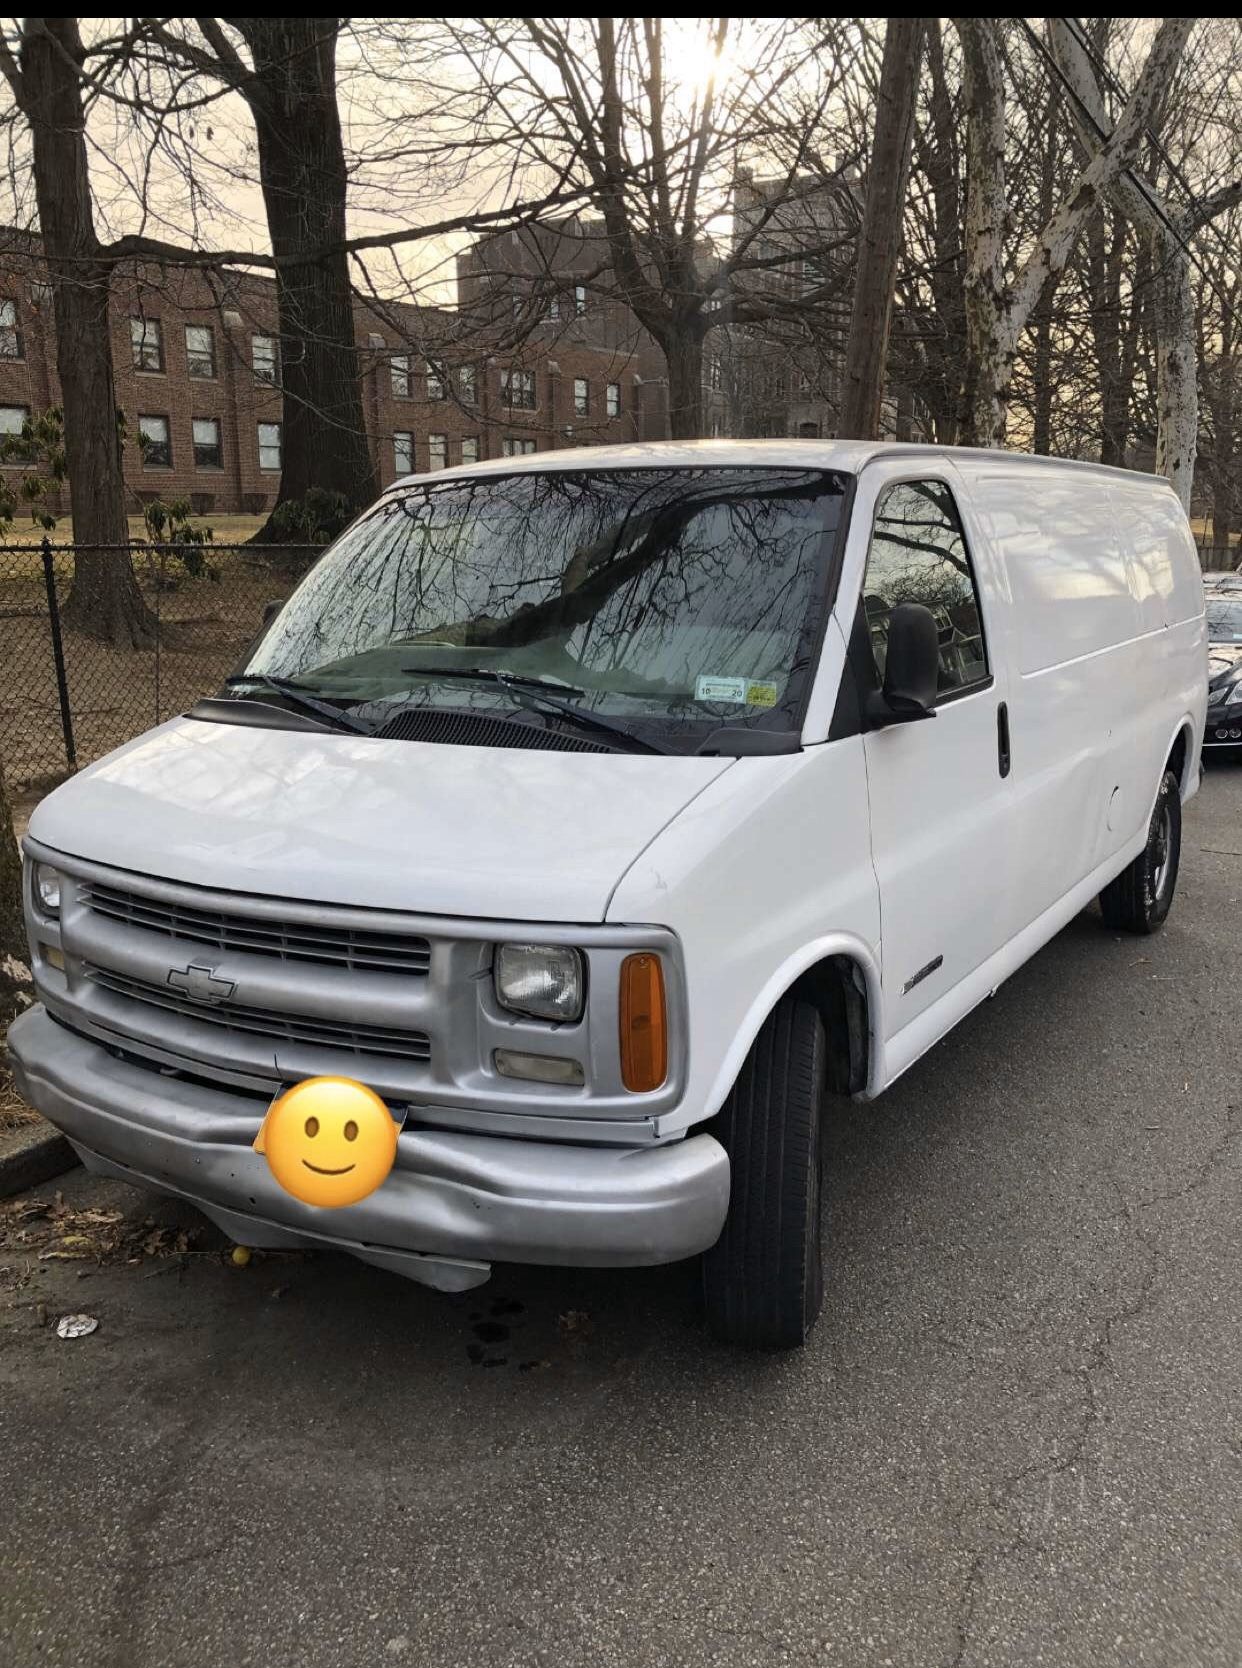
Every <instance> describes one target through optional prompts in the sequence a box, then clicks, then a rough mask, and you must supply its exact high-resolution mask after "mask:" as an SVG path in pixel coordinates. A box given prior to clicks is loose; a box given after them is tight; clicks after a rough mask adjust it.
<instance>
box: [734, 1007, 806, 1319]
mask: <svg viewBox="0 0 1242 1668" xmlns="http://www.w3.org/2000/svg"><path fill="white" fill-rule="evenodd" d="M825 1063H826V1062H825V1041H824V1023H823V1020H822V1019H821V1018H820V1016H819V1013H818V1012H817V1010H816V1009H815V1008H814V1007H812V1006H811V1004H810V1003H809V1002H804V1001H800V1000H799V999H798V998H796V997H793V996H786V997H783V998H782V1000H781V1001H780V1002H779V1003H778V1004H777V1006H776V1007H775V1009H774V1010H773V1011H772V1013H771V1014H770V1015H769V1017H768V1019H767V1020H766V1021H765V1022H764V1025H763V1027H762V1029H761V1030H760V1032H759V1035H758V1036H757V1037H756V1038H755V1042H754V1046H753V1047H752V1049H751V1051H750V1053H749V1055H748V1056H747V1058H746V1063H745V1065H744V1066H743V1067H742V1070H741V1072H740V1074H739V1076H738V1080H737V1082H736V1083H735V1084H734V1085H733V1091H732V1093H731V1094H730V1096H729V1098H728V1100H727V1101H726V1102H725V1105H724V1107H723V1109H722V1110H721V1113H720V1117H719V1118H718V1120H717V1123H716V1128H715V1134H716V1136H717V1138H718V1140H719V1141H720V1142H721V1144H722V1145H723V1147H724V1148H725V1150H726V1152H727V1153H728V1155H729V1164H730V1168H731V1172H732V1184H731V1193H730V1198H729V1214H728V1217H727V1218H726V1220H725V1225H724V1229H723V1231H722V1233H721V1235H720V1238H719V1239H718V1240H717V1242H716V1244H715V1245H714V1246H713V1247H712V1249H711V1250H710V1251H708V1252H707V1253H705V1255H704V1258H703V1298H704V1303H705V1306H706V1310H707V1324H708V1326H709V1327H710V1328H711V1330H712V1332H714V1333H715V1335H716V1336H717V1337H718V1338H720V1339H723V1340H724V1342H726V1343H730V1344H741V1345H742V1346H743V1347H745V1348H748V1349H794V1348H797V1346H798V1345H800V1344H803V1343H805V1342H806V1337H807V1334H808V1333H809V1332H810V1330H811V1328H812V1327H813V1326H814V1324H815V1322H816V1320H817V1318H818V1316H819V1311H820V1305H821V1304H822V1302H823V1296H824V1279H823V1268H822V1264H821V1260H820V1258H821V1246H820V1224H819V1215H820V1194H821V1174H820V1171H821V1161H822V1141H821V1123H822V1112H823V1095H824V1076H825Z"/></svg>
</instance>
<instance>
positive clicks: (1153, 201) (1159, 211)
mask: <svg viewBox="0 0 1242 1668" xmlns="http://www.w3.org/2000/svg"><path fill="white" fill-rule="evenodd" d="M1018 22H1019V24H1020V25H1021V27H1022V30H1023V32H1024V34H1025V35H1026V36H1027V38H1028V40H1029V41H1030V42H1031V45H1032V46H1033V47H1034V48H1035V50H1036V52H1038V54H1039V56H1040V57H1041V58H1042V59H1043V61H1044V63H1045V64H1046V65H1047V67H1048V68H1049V69H1050V70H1051V72H1052V74H1053V75H1054V76H1055V77H1056V79H1057V81H1058V82H1059V83H1060V86H1061V88H1062V90H1063V91H1064V92H1065V93H1066V94H1067V95H1068V96H1069V97H1070V98H1071V99H1072V100H1073V102H1074V104H1075V105H1076V107H1077V109H1078V111H1079V113H1080V115H1081V116H1082V119H1083V121H1084V122H1086V123H1087V124H1088V125H1089V126H1090V127H1091V129H1092V130H1093V132H1094V133H1095V136H1096V138H1097V139H1099V140H1100V141H1101V143H1106V142H1107V140H1108V139H1109V137H1110V134H1109V133H1108V132H1106V131H1105V129H1104V128H1103V126H1102V125H1101V124H1100V123H1099V122H1098V121H1097V120H1096V118H1095V116H1094V115H1093V113H1092V112H1091V110H1090V109H1089V108H1088V106H1087V105H1086V104H1085V103H1084V102H1083V100H1082V99H1081V98H1080V97H1079V96H1078V94H1077V92H1076V91H1075V90H1074V88H1073V87H1072V86H1071V85H1070V82H1069V78H1068V77H1067V76H1066V74H1065V72H1064V71H1063V70H1062V68H1061V66H1060V64H1058V63H1057V61H1056V59H1055V58H1054V57H1053V55H1052V54H1051V52H1049V50H1048V48H1047V47H1046V46H1045V44H1044V42H1043V41H1042V40H1040V38H1039V36H1038V35H1037V34H1036V33H1035V31H1034V29H1032V27H1031V25H1030V24H1029V23H1028V22H1027V20H1026V18H1024V17H1021V18H1019V19H1018ZM1121 172H1122V174H1123V175H1124V176H1125V177H1126V178H1127V179H1128V180H1129V181H1130V184H1131V185H1132V186H1133V187H1134V189H1135V190H1136V191H1137V192H1138V194H1139V196H1140V197H1142V198H1143V200H1144V202H1145V203H1146V204H1147V206H1148V208H1149V209H1150V210H1151V212H1152V214H1153V216H1154V217H1155V218H1156V219H1157V220H1158V221H1159V222H1160V224H1161V225H1162V226H1163V227H1164V229H1165V231H1166V232H1167V233H1168V234H1169V236H1170V237H1171V238H1172V239H1173V241H1174V242H1175V243H1176V244H1177V246H1178V248H1179V249H1180V250H1181V251H1182V253H1183V254H1184V255H1185V256H1186V258H1187V260H1188V261H1190V262H1191V264H1192V265H1193V266H1194V267H1195V269H1196V270H1197V271H1198V273H1199V276H1200V277H1201V278H1202V279H1203V282H1204V283H1205V284H1206V285H1207V286H1208V288H1209V289H1211V290H1213V291H1216V289H1217V285H1216V280H1215V279H1214V278H1213V277H1212V276H1211V274H1209V273H1208V272H1207V271H1206V270H1205V268H1204V267H1203V265H1202V263H1201V262H1200V260H1199V257H1198V256H1197V255H1196V254H1195V252H1194V250H1193V249H1192V248H1191V247H1190V245H1189V244H1188V243H1187V242H1186V240H1185V238H1184V237H1183V236H1182V234H1181V232H1180V231H1179V230H1178V228H1177V227H1176V226H1175V225H1174V224H1173V222H1172V220H1170V218H1169V216H1168V214H1167V213H1166V211H1165V207H1164V204H1163V203H1162V202H1161V201H1160V199H1159V197H1158V196H1157V195H1156V192H1155V189H1154V187H1153V186H1152V185H1151V184H1150V182H1149V181H1147V180H1145V179H1144V178H1143V176H1142V175H1141V174H1136V173H1135V171H1134V169H1133V168H1131V167H1130V166H1128V165H1127V166H1126V167H1124V168H1122V170H1121ZM1218 299H1219V296H1218Z"/></svg>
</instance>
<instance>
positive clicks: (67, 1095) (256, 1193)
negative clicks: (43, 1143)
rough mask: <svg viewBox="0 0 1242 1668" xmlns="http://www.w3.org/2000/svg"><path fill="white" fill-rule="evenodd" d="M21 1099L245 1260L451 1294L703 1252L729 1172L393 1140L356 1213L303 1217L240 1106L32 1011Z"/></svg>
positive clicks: (704, 1165) (90, 1156)
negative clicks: (500, 1280) (299, 1261)
mask: <svg viewBox="0 0 1242 1668" xmlns="http://www.w3.org/2000/svg"><path fill="white" fill-rule="evenodd" d="M8 1047H9V1059H10V1063H11V1065H12V1068H13V1073H14V1077H15V1078H16V1081H17V1086H18V1089H19V1091H20V1092H21V1093H22V1094H23V1095H24V1096H25V1098H26V1099H27V1100H28V1101H29V1103H30V1104H31V1105H32V1106H34V1107H35V1108H36V1109H37V1110H38V1111H40V1112H41V1113H42V1114H43V1116H44V1117H45V1118H47V1119H49V1120H50V1122H52V1123H54V1124H55V1125H56V1126H57V1127H58V1128H59V1129H61V1130H63V1131H64V1133H65V1134H66V1135H67V1136H68V1137H69V1140H70V1141H71V1142H72V1143H73V1145H74V1147H75V1148H76V1150H77V1151H78V1153H79V1155H80V1157H81V1158H82V1161H83V1163H84V1164H86V1165H87V1166H88V1168H91V1169H94V1170H97V1171H101V1172H102V1173H104V1174H108V1175H115V1176H120V1177H122V1178H124V1179H126V1180H129V1181H134V1182H136V1183H138V1184H139V1185H141V1186H145V1187H151V1188H154V1189H156V1190H157V1191H160V1192H164V1193H172V1194H176V1195H179V1196H180V1197H182V1198H185V1199H189V1200H190V1201H192V1203H194V1204H195V1205H197V1206H198V1208H199V1209H200V1210H201V1211H202V1212H203V1213H204V1215H206V1216H208V1217H210V1218H211V1220H212V1221H213V1222H215V1223H217V1224H218V1225H219V1226H220V1227H221V1228H222V1229H223V1230H224V1231H225V1232H226V1233H227V1234H229V1235H230V1237H232V1238H234V1239H236V1240H238V1241H239V1242H240V1243H242V1244H245V1245H253V1246H264V1247H274V1246H322V1247H325V1248H332V1249H335V1250H339V1251H347V1252H349V1253H351V1254H352V1255H354V1256H356V1257H360V1258H362V1259H363V1260H364V1261H367V1262H372V1263H377V1264H379V1265H380V1266H382V1267H386V1268H391V1269H394V1270H395V1271H397V1272H399V1273H402V1274H406V1275H408V1276H410V1277H411V1278H412V1279H415V1280H420V1281H422V1282H423V1283H424V1284H427V1285H433V1286H438V1287H440V1288H442V1289H445V1290H461V1289H464V1288H466V1287H469V1286H473V1285H477V1284H479V1283H480V1282H481V1281H482V1280H485V1279H486V1278H487V1275H488V1272H489V1267H488V1265H489V1264H490V1263H491V1262H493V1261H496V1262H518V1263H523V1262H525V1263H555V1264H570V1265H572V1264H578V1265H582V1266H586V1267H616V1266H626V1265H630V1266H640V1265H646V1264H652V1263H667V1262H676V1261H677V1260H678V1259H679V1258H682V1257H690V1256H693V1255H695V1253H697V1252H699V1251H704V1250H706V1249H707V1248H708V1246H710V1245H712V1244H714V1243H715V1241H716V1239H717V1237H718V1236H719V1233H720V1230H721V1227H722V1226H723V1223H724V1218H725V1212H726V1210H727V1208H728V1202H729V1160H728V1157H727V1156H726V1154H725V1151H724V1149H723V1148H722V1147H721V1146H720V1144H719V1142H717V1141H716V1140H714V1139H713V1137H712V1136H710V1135H694V1136H689V1137H687V1138H686V1139H685V1140H683V1141H677V1142H673V1143H670V1144H669V1145H666V1146H646V1147H643V1148H634V1147H603V1146H593V1147H592V1146H573V1145H570V1144H568V1143H560V1142H552V1141H522V1140H513V1139H508V1138H505V1137H500V1136H492V1135H466V1134H456V1133H445V1132H442V1131H438V1130H427V1129H420V1128H417V1127H415V1128H409V1127H407V1128H406V1129H405V1130H404V1131H403V1132H402V1134H401V1137H400V1140H399V1141H398V1144H397V1160H396V1164H395V1165H394V1167H393V1170H392V1172H391V1174H390V1175H389V1177H388V1179H387V1180H386V1181H385V1182H384V1183H383V1185H382V1186H381V1187H379V1188H378V1189H377V1190H376V1191H375V1192H374V1193H373V1194H371V1196H370V1197H369V1198H367V1199H364V1200H363V1201H362V1202H361V1203H360V1204H357V1205H350V1206H347V1207H345V1208H343V1209H340V1210H325V1209H321V1208H317V1207H315V1206H311V1205H304V1204H302V1203H301V1202H300V1201H299V1200H297V1199H295V1198H293V1197H292V1195H290V1194H288V1193H286V1192H285V1191H284V1189H283V1188H282V1187H280V1186H279V1184H278V1183H277V1182H276V1180H275V1178H274V1177H273V1175H272V1173H271V1171H270V1170H269V1169H268V1167H267V1163H266V1161H265V1160H264V1159H263V1158H262V1157H260V1156H259V1155H258V1154H257V1153H255V1152H254V1151H253V1150H252V1147H251V1143H252V1142H253V1141H254V1138H255V1135H256V1134H257V1133H258V1129H259V1124H260V1123H261V1122H262V1119H263V1114H264V1112H265V1111H266V1106H265V1104H264V1103H263V1102H262V1101H261V1100H259V1099H257V1098H256V1097H254V1096H251V1095H247V1094H244V1093H238V1092H236V1091H232V1090H226V1089H223V1088H211V1087H208V1086H207V1085H206V1084H204V1083H202V1082H201V1081H195V1080H190V1079H187V1078H185V1077H182V1076H163V1075H161V1074H160V1073H159V1072H158V1071H151V1070H148V1069H146V1068H144V1067H142V1066H138V1065H135V1064H132V1063H130V1062H129V1061H127V1060H124V1059H118V1058H117V1057H116V1056H115V1055H114V1054H113V1053H111V1052H110V1051H109V1050H108V1049H106V1048H103V1047H101V1046H100V1045H99V1044H97V1043H93V1042H89V1041H87V1040H86V1039H85V1038H83V1037H80V1036H78V1035H76V1034H75V1033H74V1032H72V1031H70V1030H68V1029H66V1027H65V1026H63V1025H59V1024H57V1023H56V1021H55V1020H53V1019H52V1018H51V1017H50V1016H49V1015H48V1013H47V1011H46V1010H45V1009H44V1008H43V1007H41V1006H39V1007H35V1008H32V1009H31V1010H30V1011H29V1012H28V1013H26V1014H23V1015H22V1017H21V1018H20V1019H18V1020H16V1021H15V1022H14V1023H13V1025H12V1026H11V1027H10V1029H9V1036H8Z"/></svg>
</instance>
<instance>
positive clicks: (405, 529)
mask: <svg viewBox="0 0 1242 1668" xmlns="http://www.w3.org/2000/svg"><path fill="white" fill-rule="evenodd" d="M846 482H847V477H845V476H843V475H841V474H838V473H835V472H829V471H824V470H808V469H781V468H749V469H742V468H697V469H632V470H620V469H617V470H613V469H608V470H596V471H585V470H584V471H582V472H573V473H571V472H566V471H560V470H557V471H555V472H553V471H547V472H532V473H529V474H514V475H499V476H482V477H477V478H471V479H464V480H447V481H444V482H425V483H422V484H419V485H415V486H411V487H408V488H404V489H402V490H401V491H400V492H399V493H398V494H396V495H395V496H393V497H390V498H388V499H386V500H385V501H384V502H383V503H382V504H380V505H379V506H378V507H377V508H376V509H375V510H374V511H373V512H372V513H371V514H369V515H367V516H364V517H363V519H362V520H360V521H358V522H356V523H355V524H354V526H353V527H351V528H350V529H349V530H348V531H347V532H346V533H345V534H343V535H342V537H341V538H340V539H339V540H338V541H337V542H336V544H335V545H333V546H332V548H331V549H330V550H329V551H328V552H327V553H326V554H325V555H324V556H323V557H322V558H321V559H320V561H319V562H318V563H317V565H316V566H315V567H314V568H313V569H312V571H311V572H310V573H309V574H308V575H307V577H306V578H305V579H304V580H303V581H302V583H301V585H299V587H298V589H297V590H296V591H295V592H294V594H293V596H292V597H291V598H290V599H289V601H288V602H287V603H286V604H285V606H284V608H283V609H282V610H281V612H280V613H279V614H278V615H277V616H276V618H275V620H274V621H273V622H272V624H271V626H270V627H269V629H268V631H267V632H266V634H265V636H264V637H263V639H262V641H261V643H260V644H259V645H258V647H257V648H256V650H255V651H254V653H253V655H252V657H251V659H250V661H249V663H248V664H247V666H246V668H245V676H246V677H254V678H255V679H256V681H257V680H259V679H266V680H271V679H273V678H275V679H281V680H294V681H295V682H296V686H297V690H298V691H300V692H303V693H310V694H313V695H314V696H316V697H318V698H320V699H322V700H328V701H331V702H333V703H335V704H337V705H339V706H340V707H341V709H342V710H344V709H346V708H348V709H349V711H350V715H351V717H352V718H353V719H354V720H355V721H363V722H365V723H366V725H367V727H369V728H375V729H380V728H382V727H383V725H384V723H385V722H387V721H388V719H389V718H390V717H391V715H392V712H393V709H394V708H395V707H408V706H415V707H427V706H431V707H440V708H449V707H451V708H454V709H457V710H461V709H462V708H468V709H482V710H485V711H486V712H487V713H489V714H491V715H498V714H500V713H501V712H504V713H505V714H506V715H508V714H515V715H516V714H519V713H520V714H521V715H522V716H523V717H525V718H527V719H529V718H530V701H531V691H534V692H535V698H536V699H537V698H538V697H539V692H540V691H546V693H547V695H548V696H549V697H553V698H555V700H556V701H557V702H559V703H560V704H561V707H562V708H563V707H564V706H565V705H567V704H568V705H572V706H573V707H574V708H575V709H576V710H577V711H578V712H580V713H582V714H583V715H584V716H590V715H593V716H594V717H595V718H596V719H597V720H603V719H607V720H608V721H609V722H610V723H611V725H612V727H613V729H614V730H615V731H616V732H617V733H619V734H624V733H627V732H628V733H632V734H633V735H634V736H635V737H638V738H646V740H647V741H648V743H649V744H651V745H655V744H656V742H657V741H658V742H659V743H660V744H662V745H663V746H666V747H672V748H674V749H675V750H677V751H693V749H694V747H695V746H697V745H698V744H699V743H700V742H701V741H702V740H703V738H704V737H705V735H706V734H707V733H708V732H709V731H710V730H712V729H716V728H719V727H720V726H721V725H724V724H728V725H735V724H739V723H740V724H746V725H750V726H755V727H763V728H767V729H777V730H786V731H788V730H790V729H795V728H797V727H798V726H799V725H800V723H801V715H802V708H803V704H804V701H805V697H806V694H807V692H808V688H809V682H810V674H811V672H812V670H813V667H814V662H815V656H816V651H817V648H818V643H819V638H820V632H821V628H822V623H823V616H824V611H825V608H826V606H827V604H828V602H829V600H830V599H829V597H828V594H827V593H828V584H829V578H830V571H829V570H830V568H831V566H832V562H831V558H832V555H833V553H834V551H835V548H836V535H837V534H838V532H839V530H840V526H841V520H842V505H843V503H844V493H845V487H846ZM232 681H233V684H234V686H235V692H236V688H237V686H238V684H239V680H237V679H234V680H232ZM268 687H269V688H270V687H271V685H270V683H269V684H268ZM255 693H258V690H257V689H256V691H255ZM540 710H547V711H550V710H551V706H550V702H549V703H548V705H547V707H546V709H540ZM534 722H539V720H534ZM556 722H558V723H561V722H564V714H563V713H562V717H561V718H560V719H558V720H556ZM584 733H585V732H584Z"/></svg>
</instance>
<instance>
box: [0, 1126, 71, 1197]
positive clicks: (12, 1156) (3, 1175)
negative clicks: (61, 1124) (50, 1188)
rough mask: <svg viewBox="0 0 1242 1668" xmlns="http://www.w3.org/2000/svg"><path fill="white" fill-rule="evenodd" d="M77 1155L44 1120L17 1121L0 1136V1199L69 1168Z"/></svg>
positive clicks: (20, 1191) (35, 1185)
mask: <svg viewBox="0 0 1242 1668" xmlns="http://www.w3.org/2000/svg"><path fill="white" fill-rule="evenodd" d="M77 1162H78V1158H77V1154H76V1153H75V1152H74V1150H73V1148H72V1147H71V1146H70V1145H69V1143H68V1141H66V1140H65V1138H64V1136H63V1135H62V1134H61V1133H60V1131H59V1130H58V1129H53V1128H52V1126H51V1124H49V1123H45V1122H44V1120H43V1119H42V1118H40V1119H39V1120H38V1122H37V1123H33V1124H21V1125H19V1126H18V1128H17V1129H15V1130H13V1131H12V1133H11V1134H8V1135H0V1199H7V1198H8V1197H9V1196H10V1195H11V1194H13V1193H23V1192H24V1191H25V1190H26V1188H28V1187H38V1185H39V1183H40V1182H45V1181H50V1180H51V1178H52V1177H53V1176H59V1175H60V1174H61V1173H62V1172H63V1171H65V1170H72V1168H73V1167H74V1165H75V1164H76V1163H77Z"/></svg>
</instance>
